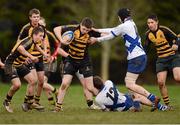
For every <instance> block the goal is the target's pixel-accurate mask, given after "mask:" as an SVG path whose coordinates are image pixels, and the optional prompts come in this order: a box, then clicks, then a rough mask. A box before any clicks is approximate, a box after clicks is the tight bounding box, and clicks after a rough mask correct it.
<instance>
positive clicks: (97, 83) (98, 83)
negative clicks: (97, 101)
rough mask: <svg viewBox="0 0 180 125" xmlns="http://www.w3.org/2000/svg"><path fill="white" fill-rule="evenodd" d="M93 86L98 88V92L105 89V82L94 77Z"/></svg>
mask: <svg viewBox="0 0 180 125" xmlns="http://www.w3.org/2000/svg"><path fill="white" fill-rule="evenodd" d="M93 84H94V87H95V88H97V89H98V90H101V89H102V88H103V87H104V83H103V80H102V79H101V77H99V76H94V77H93Z"/></svg>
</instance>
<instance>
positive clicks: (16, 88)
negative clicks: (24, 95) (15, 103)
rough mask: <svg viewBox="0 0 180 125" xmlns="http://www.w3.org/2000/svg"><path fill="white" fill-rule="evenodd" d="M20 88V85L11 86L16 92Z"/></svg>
mask: <svg viewBox="0 0 180 125" xmlns="http://www.w3.org/2000/svg"><path fill="white" fill-rule="evenodd" d="M20 87H21V83H15V84H13V89H14V90H18V89H19V88H20Z"/></svg>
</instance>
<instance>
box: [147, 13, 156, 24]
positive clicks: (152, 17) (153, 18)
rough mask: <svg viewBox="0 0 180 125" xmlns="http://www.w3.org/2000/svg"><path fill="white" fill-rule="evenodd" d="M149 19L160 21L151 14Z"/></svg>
mask: <svg viewBox="0 0 180 125" xmlns="http://www.w3.org/2000/svg"><path fill="white" fill-rule="evenodd" d="M147 19H152V20H154V21H156V22H157V21H158V17H157V15H156V14H150V15H149V16H148V18H147Z"/></svg>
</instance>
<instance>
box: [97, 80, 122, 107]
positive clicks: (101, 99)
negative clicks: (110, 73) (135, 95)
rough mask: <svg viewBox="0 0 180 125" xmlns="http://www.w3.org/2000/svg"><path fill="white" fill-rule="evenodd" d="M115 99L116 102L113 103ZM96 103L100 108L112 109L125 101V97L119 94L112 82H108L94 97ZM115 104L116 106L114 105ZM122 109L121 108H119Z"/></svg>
mask: <svg viewBox="0 0 180 125" xmlns="http://www.w3.org/2000/svg"><path fill="white" fill-rule="evenodd" d="M115 98H117V102H115V100H116V99H115ZM95 100H96V102H97V103H98V104H99V106H100V107H101V108H109V107H113V106H115V105H117V104H122V103H124V102H125V101H126V97H125V96H124V94H122V93H120V92H119V91H118V90H117V89H116V87H115V86H114V84H113V83H112V81H110V80H108V81H106V82H105V84H104V88H103V89H102V90H101V91H100V92H99V94H98V95H97V96H96V99H95ZM115 103H116V104H115ZM119 108H122V110H123V109H124V105H123V107H119Z"/></svg>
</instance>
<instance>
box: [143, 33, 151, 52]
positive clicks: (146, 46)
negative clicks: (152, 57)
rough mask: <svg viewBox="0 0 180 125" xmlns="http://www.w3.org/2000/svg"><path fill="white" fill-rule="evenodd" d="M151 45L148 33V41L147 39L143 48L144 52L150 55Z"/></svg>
mask: <svg viewBox="0 0 180 125" xmlns="http://www.w3.org/2000/svg"><path fill="white" fill-rule="evenodd" d="M150 44H151V41H150V40H149V38H148V33H146V39H145V42H144V46H143V48H144V51H145V52H146V53H148V50H149V48H150Z"/></svg>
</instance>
